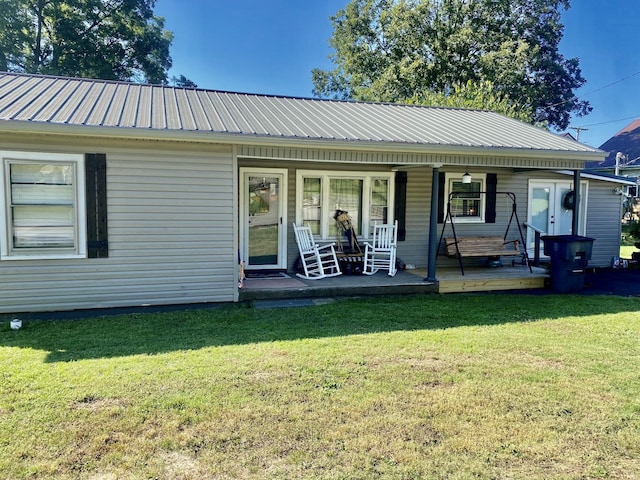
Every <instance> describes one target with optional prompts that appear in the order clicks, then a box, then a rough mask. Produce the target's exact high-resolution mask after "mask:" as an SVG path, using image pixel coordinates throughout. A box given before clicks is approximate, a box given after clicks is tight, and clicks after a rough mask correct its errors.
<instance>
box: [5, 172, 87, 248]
mask: <svg viewBox="0 0 640 480" xmlns="http://www.w3.org/2000/svg"><path fill="white" fill-rule="evenodd" d="M10 182H11V216H12V221H13V246H14V248H34V247H73V246H74V244H75V241H74V232H75V228H74V190H73V168H72V166H71V165H48V164H18V163H16V164H12V165H11V166H10Z"/></svg>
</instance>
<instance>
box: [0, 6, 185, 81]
mask: <svg viewBox="0 0 640 480" xmlns="http://www.w3.org/2000/svg"><path fill="white" fill-rule="evenodd" d="M154 6H155V0H2V2H1V3H0V68H2V69H3V70H7V71H21V72H27V73H42V74H51V75H64V76H75V77H90V78H101V79H107V80H134V81H144V82H150V83H166V82H167V71H168V69H169V68H170V67H171V56H170V55H169V47H170V45H171V42H172V40H173V35H172V33H171V32H169V31H167V30H165V29H164V19H163V18H162V17H158V16H155V15H154V14H153V7H154Z"/></svg>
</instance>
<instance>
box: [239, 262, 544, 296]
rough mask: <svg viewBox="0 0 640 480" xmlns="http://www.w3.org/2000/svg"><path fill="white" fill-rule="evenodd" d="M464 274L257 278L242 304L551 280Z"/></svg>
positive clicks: (483, 288)
mask: <svg viewBox="0 0 640 480" xmlns="http://www.w3.org/2000/svg"><path fill="white" fill-rule="evenodd" d="M464 273H465V274H464V275H462V274H461V272H460V269H459V268H457V267H439V268H438V271H437V278H438V282H430V281H426V280H425V278H426V277H427V274H428V272H427V269H415V270H401V271H399V272H398V273H397V274H396V275H395V276H394V277H389V276H388V275H387V274H386V273H385V272H384V271H379V272H378V273H376V274H375V275H371V276H368V275H340V276H337V277H328V278H323V279H321V280H306V279H303V278H299V277H297V276H295V274H292V273H288V274H281V273H270V274H267V275H259V274H255V275H249V277H248V278H246V279H245V281H244V286H243V288H242V289H240V292H239V300H240V301H251V300H275V299H295V298H323V297H336V296H364V295H406V294H427V293H463V292H488V291H498V290H530V289H542V288H544V287H545V283H546V281H547V278H548V275H547V274H546V272H545V269H544V268H536V267H533V272H530V271H529V268H528V267H527V266H525V265H515V266H505V267H500V268H489V267H468V268H465V272H464Z"/></svg>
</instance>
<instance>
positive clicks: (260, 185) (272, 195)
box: [240, 169, 287, 270]
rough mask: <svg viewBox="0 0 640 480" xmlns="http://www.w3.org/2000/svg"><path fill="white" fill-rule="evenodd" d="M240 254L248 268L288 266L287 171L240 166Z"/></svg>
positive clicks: (260, 268)
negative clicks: (251, 168)
mask: <svg viewBox="0 0 640 480" xmlns="http://www.w3.org/2000/svg"><path fill="white" fill-rule="evenodd" d="M240 177H241V188H240V195H241V202H240V210H241V232H242V234H241V238H240V245H241V249H240V251H241V257H242V259H243V260H244V261H245V268H246V269H247V270H262V269H286V268H287V259H286V257H287V254H286V236H287V228H286V226H287V220H286V218H285V212H286V191H287V190H286V170H276V169H260V170H250V169H241V170H240Z"/></svg>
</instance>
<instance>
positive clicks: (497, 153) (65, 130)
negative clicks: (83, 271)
mask: <svg viewBox="0 0 640 480" xmlns="http://www.w3.org/2000/svg"><path fill="white" fill-rule="evenodd" d="M0 131H5V132H10V133H17V132H22V133H31V134H47V135H73V136H82V137H94V138H95V137H97V138H115V139H131V140H133V139H138V140H151V141H153V140H156V141H176V142H192V143H208V144H228V145H262V146H265V145H266V146H274V147H275V146H281V147H289V148H296V147H298V148H323V149H333V150H363V151H378V152H380V151H387V152H408V153H422V154H443V155H444V154H446V155H466V156H474V155H477V156H492V157H527V158H536V159H559V158H563V159H571V160H580V161H584V162H593V161H602V160H603V159H604V158H605V157H606V155H607V153H606V152H602V151H600V150H595V149H594V150H580V151H574V150H542V149H525V148H515V147H501V146H491V147H480V146H474V145H446V144H425V143H417V142H416V143H401V142H384V141H363V140H348V139H318V138H300V137H284V136H282V137H273V136H268V135H257V134H247V133H232V132H211V131H187V130H169V129H163V130H160V129H152V128H148V129H141V128H124V127H109V126H102V125H67V124H52V123H42V122H23V121H15V120H0Z"/></svg>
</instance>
